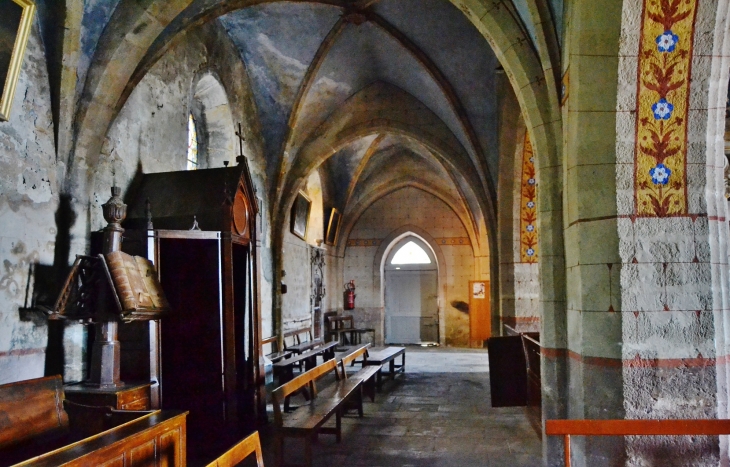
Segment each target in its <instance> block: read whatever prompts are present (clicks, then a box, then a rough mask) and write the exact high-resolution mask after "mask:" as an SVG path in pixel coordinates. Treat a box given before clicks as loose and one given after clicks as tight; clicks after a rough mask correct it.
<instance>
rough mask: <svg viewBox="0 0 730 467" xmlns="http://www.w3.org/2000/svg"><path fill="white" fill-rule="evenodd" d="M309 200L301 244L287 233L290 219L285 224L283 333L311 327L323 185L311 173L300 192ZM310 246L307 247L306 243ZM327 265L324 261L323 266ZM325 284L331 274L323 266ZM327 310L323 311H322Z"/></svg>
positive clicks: (314, 173) (320, 236)
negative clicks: (314, 255) (314, 253)
mask: <svg viewBox="0 0 730 467" xmlns="http://www.w3.org/2000/svg"><path fill="white" fill-rule="evenodd" d="M301 191H302V192H303V193H304V194H305V195H306V196H307V197H309V199H310V200H311V202H312V204H311V208H310V212H309V222H308V225H307V233H306V235H305V238H306V240H303V239H301V238H299V237H297V236H296V235H294V234H293V233H291V229H290V220H289V215H291V211H290V213H289V215H288V216H287V220H286V222H285V224H284V225H285V227H284V229H285V232H284V242H283V249H282V252H281V255H282V263H283V268H284V271H286V276H285V277H284V278H283V282H284V283H285V284H286V285H287V289H288V290H287V293H285V294H283V295H282V296H281V299H282V305H281V323H282V330H283V332H287V331H291V330H294V329H300V328H305V327H310V326H312V325H313V323H312V304H311V294H312V290H311V289H312V287H311V284H312V266H311V254H312V253H311V246H310V245H312V244H314V245H316V240H317V239H322V238H323V235H322V229H323V227H322V224H323V222H324V221H323V220H322V219H323V213H322V206H323V200H322V182H321V180H320V177H319V173H318V172H317V171H316V170H315V171H313V172H312V173H311V174H310V176H309V178H308V179H307V184H306V185H305V187H303V188H302V190H301ZM310 239H312V240H311V243H309V240H310ZM326 263H327V261H326V260H325V264H326ZM325 267H326V270H325V281H327V279H328V275H329V276H331V275H332V274H328V272H329V271H330V270H331V268H330V266H329V265H327V264H326V266H325ZM325 309H326V308H325Z"/></svg>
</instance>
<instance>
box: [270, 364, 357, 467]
mask: <svg viewBox="0 0 730 467" xmlns="http://www.w3.org/2000/svg"><path fill="white" fill-rule="evenodd" d="M333 372H334V374H335V376H336V378H337V381H336V383H335V384H333V385H331V386H328V387H327V388H325V389H324V390H322V391H320V392H317V387H316V384H315V383H316V381H317V380H318V379H320V378H322V377H324V376H325V375H328V374H331V373H333ZM361 384H362V381H359V380H347V379H344V378H342V377H341V376H340V375H339V372H338V370H337V362H336V361H335V360H334V359H333V360H328V361H326V362H324V363H323V364H321V365H319V366H316V367H314V368H312V369H311V370H309V371H306V372H304V373H302V374H301V375H299V376H297V377H296V378H294V379H292V380H291V381H289V382H288V383H286V384H284V385H282V386H280V387H278V388H276V389H275V390H274V392H273V400H274V404H273V406H274V423H275V427H276V465H277V466H278V467H281V466H283V465H284V438H285V437H295V438H302V439H304V445H305V453H304V460H305V464H304V465H306V466H307V467H311V465H312V444H313V443H314V442H315V441H316V439H317V435H318V434H319V433H327V434H334V435H335V436H336V437H337V442H338V443H339V442H340V440H341V439H342V413H343V410H344V407H345V404H346V403H347V402H348V400H349V399H350V397H352V396H357V395H358V394H359V396H360V397H362V391H361ZM305 387H306V388H308V390H309V393H310V395H311V399H310V401H309V403H308V404H306V405H303V406H301V407H298V408H296V409H295V410H294V411H293V412H285V411H284V410H282V403H283V402H284V401H285V400H286V399H287V398H288V397H289V396H290V395H291V394H293V393H295V392H296V391H299V390H300V389H302V388H305ZM333 415H334V416H335V427H334V428H332V427H325V426H324V424H325V423H326V422H327V421H328V420H329V419H330V418H331V417H332V416H333Z"/></svg>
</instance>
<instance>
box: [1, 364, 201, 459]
mask: <svg viewBox="0 0 730 467" xmlns="http://www.w3.org/2000/svg"><path fill="white" fill-rule="evenodd" d="M186 416H187V412H185V413H182V412H172V411H165V412H161V411H159V410H157V411H152V412H126V411H116V410H113V409H111V408H110V407H88V406H83V405H80V404H74V403H72V402H70V401H65V400H64V393H63V383H62V381H61V377H60V376H51V377H47V378H37V379H33V380H28V381H20V382H17V383H11V384H6V385H2V386H0V466H2V467H5V466H9V465H15V464H17V465H19V466H57V465H67V466H86V465H101V464H104V463H106V462H108V461H112V460H114V459H118V458H120V457H123V456H126V457H130V456H131V457H132V458H134V457H135V456H136V458H137V459H141V460H140V462H141V461H142V460H144V462H146V464H145V465H150V466H157V465H174V466H184V465H185V460H186V458H185V455H186V436H185V434H186V425H185V417H186Z"/></svg>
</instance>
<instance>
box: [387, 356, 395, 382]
mask: <svg viewBox="0 0 730 467" xmlns="http://www.w3.org/2000/svg"><path fill="white" fill-rule="evenodd" d="M388 363H389V364H390V365H389V366H388V368H389V369H390V379H391V380H393V379H395V359H393V360H391V361H390V362H388Z"/></svg>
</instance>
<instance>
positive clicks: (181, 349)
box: [159, 239, 224, 439]
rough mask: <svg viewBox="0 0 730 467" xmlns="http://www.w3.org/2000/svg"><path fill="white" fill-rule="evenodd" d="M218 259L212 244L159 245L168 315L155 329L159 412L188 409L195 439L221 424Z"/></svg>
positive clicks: (175, 241) (168, 241)
mask: <svg viewBox="0 0 730 467" xmlns="http://www.w3.org/2000/svg"><path fill="white" fill-rule="evenodd" d="M218 257H219V242H218V241H216V240H187V239H161V240H160V241H159V268H160V279H161V283H162V287H163V289H164V290H165V294H166V295H167V298H168V301H169V302H170V307H171V310H172V312H171V313H170V314H169V315H168V316H166V317H165V318H164V319H163V320H162V321H161V324H160V327H161V350H162V352H161V354H162V355H161V383H162V407H163V408H165V409H178V410H189V411H190V416H189V418H188V423H189V426H190V430H191V432H192V433H196V437H197V436H205V435H206V434H207V433H210V431H211V428H215V427H220V426H221V425H222V424H223V422H224V392H223V383H222V372H223V368H222V361H221V339H222V336H221V320H220V303H221V302H220V284H219V277H220V275H219V262H218ZM196 439H198V438H196Z"/></svg>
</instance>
